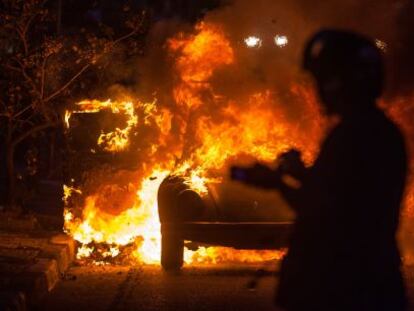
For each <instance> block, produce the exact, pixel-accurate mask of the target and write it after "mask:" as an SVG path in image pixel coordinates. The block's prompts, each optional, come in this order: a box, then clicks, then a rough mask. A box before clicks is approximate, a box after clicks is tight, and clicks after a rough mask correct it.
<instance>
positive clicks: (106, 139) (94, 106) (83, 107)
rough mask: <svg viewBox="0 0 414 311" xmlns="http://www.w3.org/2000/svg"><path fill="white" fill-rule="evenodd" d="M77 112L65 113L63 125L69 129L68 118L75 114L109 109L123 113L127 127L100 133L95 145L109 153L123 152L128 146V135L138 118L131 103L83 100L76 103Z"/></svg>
mask: <svg viewBox="0 0 414 311" xmlns="http://www.w3.org/2000/svg"><path fill="white" fill-rule="evenodd" d="M76 106H77V108H78V109H77V110H74V111H66V112H65V123H66V126H67V128H69V127H70V118H71V116H72V115H73V114H75V113H97V112H99V111H101V110H105V109H109V110H111V111H112V113H123V114H125V116H126V117H127V122H126V123H127V126H126V127H125V128H123V129H120V128H116V129H115V130H114V131H112V132H109V133H102V134H101V135H100V136H99V137H98V141H97V144H98V145H99V146H100V147H102V148H103V149H105V150H107V151H111V152H119V151H122V150H125V149H126V148H127V147H128V145H129V134H130V132H131V130H132V129H133V128H134V127H135V126H136V125H137V123H138V117H137V116H136V115H135V109H134V105H133V103H132V102H112V101H111V100H110V99H108V100H107V101H104V102H101V101H99V100H83V101H81V102H79V103H76Z"/></svg>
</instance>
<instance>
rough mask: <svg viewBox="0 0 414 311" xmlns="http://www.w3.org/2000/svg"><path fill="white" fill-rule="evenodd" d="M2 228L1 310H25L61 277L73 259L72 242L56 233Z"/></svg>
mask: <svg viewBox="0 0 414 311" xmlns="http://www.w3.org/2000/svg"><path fill="white" fill-rule="evenodd" d="M1 229H2V228H1V226H0V311H1V310H10V311H12V310H16V311H17V310H28V309H29V308H30V307H32V306H35V305H36V304H37V303H38V302H39V301H40V300H41V299H42V298H43V297H44V296H45V295H47V294H48V293H49V292H50V291H51V290H52V289H53V288H54V287H55V285H56V284H57V282H58V281H59V280H60V279H61V277H62V276H64V273H65V271H66V270H67V269H68V268H69V266H70V265H71V263H72V262H73V260H74V258H75V241H74V240H73V239H71V238H70V237H68V236H67V235H65V234H63V233H58V232H48V231H40V230H33V231H32V230H25V231H26V232H25V233H22V230H19V231H20V232H11V231H10V230H7V231H6V230H4V228H3V231H2V230H1Z"/></svg>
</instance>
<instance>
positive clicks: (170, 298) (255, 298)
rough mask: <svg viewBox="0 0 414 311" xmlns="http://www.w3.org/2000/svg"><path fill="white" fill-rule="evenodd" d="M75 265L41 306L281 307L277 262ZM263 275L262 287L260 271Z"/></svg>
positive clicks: (106, 308)
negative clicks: (173, 267)
mask: <svg viewBox="0 0 414 311" xmlns="http://www.w3.org/2000/svg"><path fill="white" fill-rule="evenodd" d="M261 268H263V267H262V266H259V265H243V266H229V265H216V266H192V267H185V268H184V269H183V270H182V271H181V272H179V273H166V272H163V271H162V270H161V268H159V267H157V266H135V267H113V266H104V267H102V266H101V267H96V266H88V267H73V268H72V269H71V270H69V272H68V273H67V275H66V276H65V277H64V279H63V280H62V281H61V282H60V283H59V284H58V285H57V287H56V288H55V289H54V290H53V292H52V293H51V295H50V296H49V297H47V298H46V299H45V301H44V302H43V304H42V305H41V306H40V308H39V309H40V310H42V311H52V310H53V311H57V310H76V311H81V310H96V311H100V310H102V311H109V310H111V311H118V310H140V311H147V310H148V311H149V310H180V311H181V310H182V311H185V310H194V311H195V310H197V311H202V310H209V311H214V310H220V311H222V310H238V311H243V310H246V311H247V310H249V311H251V310H257V311H260V310H274V311H276V310H278V309H276V308H275V307H274V306H273V301H272V300H273V293H274V288H275V284H276V282H277V279H276V278H275V277H274V274H275V268H274V265H271V266H269V265H268V266H265V267H264V269H261ZM258 275H261V277H260V278H259V279H258V282H257V284H256V286H254V285H255V284H254V283H256V282H254V281H255V280H257V276H258Z"/></svg>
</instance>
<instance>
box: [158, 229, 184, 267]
mask: <svg viewBox="0 0 414 311" xmlns="http://www.w3.org/2000/svg"><path fill="white" fill-rule="evenodd" d="M183 257H184V241H183V240H182V239H180V238H179V237H178V236H177V235H175V234H172V233H164V234H163V235H162V236H161V266H162V268H163V269H164V270H166V271H174V270H180V269H181V267H182V266H183V263H184V260H183Z"/></svg>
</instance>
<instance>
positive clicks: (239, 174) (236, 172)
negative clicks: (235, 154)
mask: <svg viewBox="0 0 414 311" xmlns="http://www.w3.org/2000/svg"><path fill="white" fill-rule="evenodd" d="M230 178H231V179H233V180H238V181H246V179H247V171H246V169H244V168H241V167H237V166H233V167H231V169H230Z"/></svg>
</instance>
